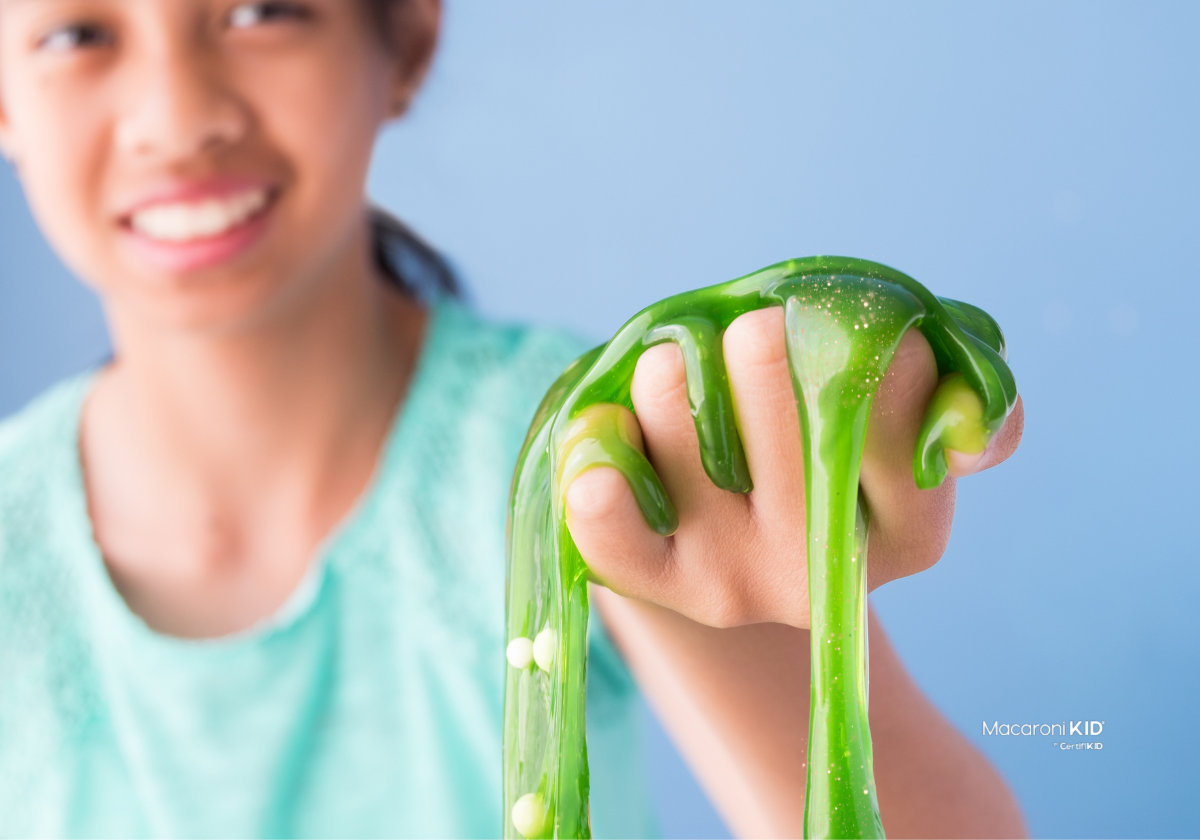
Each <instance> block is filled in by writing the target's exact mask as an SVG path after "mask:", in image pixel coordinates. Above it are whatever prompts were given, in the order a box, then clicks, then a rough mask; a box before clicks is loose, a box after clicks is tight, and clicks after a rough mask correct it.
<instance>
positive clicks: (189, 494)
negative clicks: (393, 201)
mask: <svg viewBox="0 0 1200 840" xmlns="http://www.w3.org/2000/svg"><path fill="white" fill-rule="evenodd" d="M438 21H439V6H438V3H437V0H390V1H389V0H299V1H293V0H286V1H285V0H275V1H274V2H237V1H236V0H0V143H2V146H3V149H4V151H5V154H6V155H7V156H8V157H9V159H10V160H11V161H12V164H13V166H14V167H15V170H16V172H17V173H18V175H19V178H20V180H21V183H22V185H23V187H24V190H25V193H26V196H27V198H28V201H29V203H30V206H31V207H32V209H33V212H34V214H35V216H36V217H37V219H38V221H39V223H40V224H41V226H42V228H43V230H44V231H45V233H46V235H47V237H48V238H49V240H50V241H51V242H52V244H53V245H54V246H55V248H56V249H57V250H58V252H59V253H60V254H61V256H62V257H63V259H64V260H65V261H66V262H67V263H68V264H69V265H70V266H71V267H72V268H73V269H74V271H76V272H77V273H78V274H79V276H80V277H81V278H83V279H84V280H85V282H87V283H89V284H90V285H91V286H92V287H93V288H94V289H95V290H96V291H97V292H98V294H99V295H100V297H101V299H102V300H103V304H104V307H105V311H106V315H107V318H108V323H109V327H110V332H111V336H112V341H113V346H114V357H113V359H112V361H111V362H110V363H108V364H106V365H104V366H103V367H101V368H100V369H98V370H95V371H91V372H88V373H86V374H84V375H83V376H81V377H79V378H77V379H74V380H72V381H69V382H66V383H64V384H62V385H60V386H58V387H56V388H54V389H53V390H51V391H50V392H48V393H47V394H46V395H44V396H43V397H42V398H41V399H39V400H38V401H37V402H35V403H34V404H33V405H31V406H30V407H29V408H27V409H26V410H24V411H23V412H22V413H21V414H19V415H18V416H16V417H14V418H12V419H10V420H8V421H6V422H5V423H4V425H3V427H2V429H0V674H3V679H2V681H0V833H3V834H7V835H93V836H98V835H110V834H112V835H124V836H142V835H188V836H201V835H203V836H233V835H238V836H260V835H264V836H275V835H278V836H283V835H317V834H337V835H359V836H374V835H394V836H401V835H424V836H488V835H495V834H498V833H499V832H500V831H501V829H502V825H501V823H500V819H501V816H502V815H501V813H500V804H499V802H500V784H499V768H500V747H499V745H500V732H499V728H500V712H501V702H502V697H501V694H502V684H503V683H502V678H503V673H504V664H503V591H504V586H503V535H504V508H505V496H506V491H507V488H508V482H509V477H510V472H511V470H512V466H513V462H514V459H515V456H516V453H517V450H518V448H519V446H520V442H521V439H522V436H523V434H524V431H525V427H526V425H527V424H528V422H529V420H530V418H531V416H532V414H533V409H534V407H535V406H536V404H537V402H538V400H539V398H540V396H541V394H542V393H543V391H544V389H545V388H546V387H547V386H548V384H549V383H550V382H551V381H552V380H553V378H554V376H555V375H556V374H557V373H558V372H559V371H560V370H561V369H562V368H563V367H564V366H565V365H566V364H567V363H568V362H569V361H570V359H571V358H573V357H574V356H575V355H577V354H578V353H579V352H580V351H581V350H582V349H583V348H582V347H581V346H580V345H578V344H577V343H576V342H574V341H573V340H571V339H570V338H567V337H564V336H561V335H557V334H552V333H546V332H538V331H532V330H524V329H514V328H501V327H496V326H492V325H489V324H486V323H484V322H482V321H480V320H479V319H478V318H477V317H476V316H475V315H473V314H472V313H471V312H470V311H469V310H467V309H466V308H464V307H463V306H462V305H461V304H460V303H458V302H457V301H456V300H455V295H454V286H453V282H452V280H451V279H450V275H449V273H448V272H447V271H446V270H445V266H444V264H443V263H441V261H440V260H439V259H438V257H437V256H436V254H434V253H433V252H432V251H431V250H430V249H429V248H428V247H427V246H424V245H423V244H422V243H420V242H419V241H418V240H417V239H416V238H415V237H413V236H412V235H411V234H410V233H409V232H408V231H407V230H406V229H405V228H404V227H403V226H402V225H400V224H399V223H396V222H394V221H391V220H389V219H388V218H387V217H386V216H384V215H382V214H380V213H379V212H378V211H373V210H370V209H369V208H368V206H367V205H366V203H365V200H364V181H365V176H366V172H367V169H368V165H369V162H370V158H371V152H372V147H373V144H374V140H375V136H376V134H377V132H378V131H379V129H380V127H381V126H382V125H383V124H384V123H385V122H387V121H388V120H390V119H393V118H396V117H399V116H400V115H401V114H403V113H404V111H405V110H406V108H407V107H408V105H409V103H410V102H411V101H412V98H413V96H414V94H415V92H416V91H417V89H418V87H419V85H420V82H421V79H422V77H423V76H424V74H425V70H426V68H427V67H428V65H429V61H430V57H431V55H432V52H433V48H434V44H435V41H436V36H437V30H438ZM723 340H724V343H725V352H726V358H727V364H728V367H729V371H730V378H731V381H732V385H733V389H734V393H735V396H736V399H737V401H738V405H739V409H740V414H739V419H740V421H741V424H742V428H743V431H744V433H745V438H746V450H747V456H748V459H749V463H750V467H751V471H752V474H753V479H754V486H755V490H754V492H753V493H751V494H749V496H747V497H742V496H734V495H732V494H727V493H724V492H722V491H719V490H717V489H716V488H715V487H713V485H712V484H711V483H710V482H709V481H708V479H707V478H706V476H705V475H704V474H703V472H702V471H701V470H702V468H701V466H700V462H699V458H698V450H697V443H696V440H695V433H694V430H693V427H692V423H691V417H690V414H689V411H688V406H687V402H686V395H685V393H684V389H683V371H682V362H681V359H680V358H679V355H678V351H677V350H675V349H674V348H673V347H672V346H670V345H664V346H661V347H657V348H654V349H653V350H652V351H650V352H648V353H647V354H646V355H645V356H644V357H643V359H642V361H641V363H640V364H639V366H638V371H637V376H636V378H635V385H634V402H635V405H636V408H637V416H638V419H639V422H640V423H641V425H642V430H643V434H644V438H645V441H646V444H647V449H648V453H649V456H650V458H651V460H652V462H653V464H654V466H655V468H656V469H657V470H658V472H659V474H660V475H661V476H662V478H663V481H664V484H665V486H666V487H667V489H668V491H669V492H670V494H671V496H672V498H673V499H674V501H675V504H676V507H677V508H678V510H679V515H680V523H681V524H680V528H679V531H678V533H677V534H676V535H675V536H674V537H672V538H671V539H669V540H664V539H662V538H659V537H658V536H657V535H655V534H654V533H653V532H651V531H650V530H649V529H648V528H647V526H646V525H645V523H644V522H643V521H642V519H641V516H640V514H639V513H638V511H637V508H636V506H635V504H634V502H633V500H632V496H631V494H630V492H629V490H628V487H626V486H625V484H624V482H623V481H622V480H621V478H620V476H619V475H618V474H616V473H615V472H612V471H611V470H602V469H598V470H593V471H591V472H589V473H586V474H584V475H583V476H582V477H581V478H579V479H578V480H577V481H576V482H575V483H574V484H573V485H572V486H571V488H570V489H569V493H568V508H569V523H570V527H571V529H572V533H573V534H574V536H575V538H576V541H577V543H578V545H579V547H580V549H581V550H582V552H583V554H584V555H585V556H586V557H587V558H588V560H589V563H590V564H591V566H592V567H593V570H594V571H595V572H596V574H597V576H598V577H599V578H600V579H603V580H605V581H606V582H607V583H608V584H609V589H601V588H596V590H595V592H594V599H593V603H594V605H595V608H596V613H597V615H598V617H599V619H600V620H599V621H597V622H594V623H593V628H592V635H593V638H592V640H591V645H592V655H591V667H590V671H589V673H590V681H589V685H588V692H589V701H588V710H589V734H590V743H591V750H590V754H591V759H592V766H593V778H594V788H595V791H594V799H593V814H594V817H593V822H594V828H595V830H596V831H597V833H600V834H603V833H606V832H607V833H613V834H623V835H628V836H636V835H644V834H649V833H650V832H652V831H653V827H652V825H651V824H650V822H649V810H648V804H647V802H646V798H645V790H646V786H645V783H644V779H643V777H642V772H641V769H640V765H639V762H638V749H637V736H636V715H635V705H634V703H635V700H636V693H635V689H634V687H633V683H632V681H631V677H630V676H629V671H627V670H626V665H628V667H629V669H630V670H632V672H633V674H634V675H636V677H637V682H638V685H639V686H640V688H641V689H642V690H643V691H645V693H646V694H647V696H648V697H649V700H650V702H651V703H652V705H653V706H654V707H655V708H656V709H657V711H658V713H659V715H660V716H661V717H662V718H663V719H664V720H665V721H666V723H667V726H668V729H669V730H670V731H671V733H672V734H673V736H674V737H675V739H676V741H677V743H678V744H679V745H680V748H681V750H682V752H683V753H684V755H685V756H686V757H687V759H688V760H689V762H690V763H691V765H692V767H693V769H694V770H695V772H696V773H697V774H698V776H699V777H700V779H701V780H702V782H703V783H704V784H705V787H706V788H707V790H708V791H709V792H710V794H711V795H712V796H713V798H714V799H715V801H716V803H717V805H718V807H719V808H720V809H721V811H722V812H723V814H724V815H725V817H726V819H727V820H728V821H729V823H730V825H731V826H732V827H733V828H734V829H735V830H736V831H738V832H739V833H741V834H751V835H764V836H765V835H799V834H800V833H801V815H802V813H803V790H804V772H805V768H804V756H805V743H806V738H807V720H808V713H807V707H806V698H807V697H808V672H809V665H808V646H809V641H808V634H807V630H806V628H807V624H808V615H807V597H806V593H807V590H806V583H805V582H806V570H805V563H804V556H803V549H798V548H797V547H798V546H803V545H804V531H803V529H804V519H803V510H804V504H803V484H802V480H801V476H802V465H801V464H802V462H801V454H800V445H799V437H798V433H797V419H796V409H795V405H794V399H793V397H792V390H791V384H790V381H789V379H788V373H787V367H786V359H785V351H784V342H783V326H782V317H781V313H780V312H779V311H778V310H767V311H763V312H756V313H751V314H749V315H746V316H744V317H743V318H742V319H740V320H739V321H738V322H736V323H735V324H734V326H733V327H731V328H730V329H729V331H728V332H727V333H726V335H725V336H724V339H723ZM935 384H936V370H935V366H934V364H933V361H932V356H931V351H930V349H929V347H928V345H927V344H926V343H925V341H924V339H923V338H922V337H921V336H920V335H919V334H917V333H913V334H910V335H909V336H908V337H907V338H906V339H905V341H904V344H903V345H902V347H901V350H900V352H899V353H898V355H897V358H896V361H895V362H894V363H893V366H892V369H891V371H890V372H889V374H888V376H887V377H886V381H885V383H884V384H883V386H882V387H881V389H880V393H879V395H878V398H877V400H876V406H875V412H874V415H873V418H872V421H871V430H870V435H869V438H868V442H867V451H866V455H865V456H864V464H863V472H862V484H863V489H864V492H865V493H866V494H867V496H868V498H869V501H870V504H871V508H872V510H873V512H874V515H873V518H872V521H871V537H870V539H871V542H870V545H871V553H870V558H869V575H870V585H871V586H872V587H874V586H878V585H880V584H882V583H884V582H886V581H888V580H891V579H894V578H896V577H900V576H902V575H907V574H912V573H914V572H917V571H920V570H922V569H924V568H926V567H928V566H930V565H932V564H933V563H934V562H936V561H937V559H938V558H939V557H940V556H941V553H942V550H943V549H944V547H945V543H946V539H947V536H948V533H949V527H950V520H951V517H952V511H953V500H954V483H953V481H948V482H947V483H946V484H945V485H944V486H943V487H942V488H940V489H938V490H935V491H929V492H922V491H917V490H916V489H915V488H914V486H913V482H912V478H911V467H910V463H911V460H910V459H911V452H912V447H913V441H914V440H915V436H916V431H917V426H918V424H919V422H920V419H921V417H922V415H923V412H924V408H925V404H926V402H927V400H928V398H929V396H930V394H931V393H932V390H933V388H934V386H935ZM1020 425H1021V414H1020V410H1019V408H1018V411H1017V412H1016V413H1015V414H1014V415H1013V417H1012V418H1010V422H1009V423H1008V424H1007V425H1006V427H1005V429H1004V430H1003V432H1002V433H1001V434H1000V435H998V436H997V438H996V440H995V441H994V442H993V445H992V447H991V448H990V449H989V451H988V452H987V453H985V454H984V455H983V456H982V457H981V458H975V459H972V458H966V457H961V458H958V459H957V460H956V462H955V465H954V466H955V472H956V474H959V475H962V474H966V473H968V472H971V471H974V470H978V469H981V468H984V467H987V466H990V465H992V464H994V463H998V462H999V461H1001V460H1003V459H1004V458H1006V457H1007V456H1008V455H1009V454H1011V453H1012V451H1013V450H1014V449H1015V447H1016V444H1017V442H1018V440H1019V437H1020ZM617 593H623V594H624V595H625V596H629V597H623V596H622V595H621V594H617ZM635 596H636V597H635ZM617 651H620V653H619V654H618V653H617ZM871 656H872V662H871V667H872V680H871V692H872V697H871V718H872V726H873V729H874V733H875V744H876V774H877V778H878V788H879V797H880V802H881V807H882V811H883V814H884V821H885V825H886V828H887V830H888V832H889V833H890V834H892V835H893V836H902V835H908V834H918V835H924V836H934V835H957V836H967V835H990V836H1002V835H1009V834H1019V833H1021V832H1022V825H1021V820H1020V817H1019V814H1018V812H1017V810H1016V807H1015V804H1014V802H1013V800H1012V798H1011V796H1010V795H1009V793H1008V792H1007V790H1006V789H1005V787H1004V785H1003V783H1002V781H1001V780H1000V779H999V777H998V776H997V775H996V773H995V772H994V771H993V770H992V769H991V768H990V766H989V765H988V764H987V763H986V762H985V761H984V760H983V758H982V757H981V756H980V755H978V754H977V753H976V752H975V751H974V750H973V749H972V748H971V747H970V746H969V745H968V744H967V742H966V741H965V740H964V739H963V738H962V737H961V736H960V735H958V734H957V733H956V732H955V731H954V730H953V729H952V728H951V727H950V726H949V725H948V724H947V723H946V721H945V720H943V719H942V718H941V717H940V715H938V713H937V712H936V711H935V710H934V709H933V707H932V706H931V705H930V704H929V703H928V701H927V700H926V699H925V698H924V697H923V696H922V695H921V694H920V692H919V691H918V690H917V688H916V687H915V686H914V684H913V683H912V682H911V680H909V678H908V677H907V676H906V674H905V672H904V670H903V668H902V666H901V665H900V663H899V661H898V660H897V658H896V656H895V654H894V652H893V651H892V649H891V648H890V646H889V645H888V643H887V639H886V637H885V636H883V634H882V631H881V630H880V628H879V627H878V625H877V624H875V623H873V624H872V640H871Z"/></svg>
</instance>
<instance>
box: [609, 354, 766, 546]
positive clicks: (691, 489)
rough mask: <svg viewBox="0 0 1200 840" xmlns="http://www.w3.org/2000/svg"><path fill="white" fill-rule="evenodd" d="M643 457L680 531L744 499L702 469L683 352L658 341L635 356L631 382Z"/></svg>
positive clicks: (742, 504)
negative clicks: (667, 498)
mask: <svg viewBox="0 0 1200 840" xmlns="http://www.w3.org/2000/svg"><path fill="white" fill-rule="evenodd" d="M631 396H632V398H633V406H634V410H635V412H636V413H637V419H638V424H639V425H640V426H641V428H642V436H643V437H644V439H645V443H646V455H647V457H648V458H649V460H650V463H651V464H652V465H653V466H654V470H655V472H657V473H658V476H659V478H660V479H661V480H662V483H663V486H664V487H665V488H666V490H667V495H668V496H670V497H671V501H672V502H674V503H675V507H676V509H677V510H678V512H679V524H680V529H684V528H685V527H686V526H687V524H688V522H689V521H693V522H694V521H695V520H696V519H697V518H699V517H703V518H704V519H707V520H709V521H712V519H713V517H714V516H717V515H719V514H721V513H722V512H729V511H732V510H744V509H745V500H744V499H743V498H742V497H741V496H740V495H739V494H736V493H729V492H726V491H724V490H721V489H719V488H718V487H717V486H716V485H715V484H713V483H712V481H711V480H710V479H709V477H708V474H707V473H706V472H704V465H703V463H702V462H701V460H700V444H699V442H698V440H697V437H696V426H695V421H694V420H693V418H692V412H691V408H690V407H689V405H688V398H687V379H686V374H685V370H684V363H683V354H682V353H681V352H680V350H679V348H678V347H676V346H675V345H674V344H670V343H666V344H658V345H655V346H654V347H651V348H650V349H648V350H647V351H646V352H645V353H643V354H642V357H641V358H640V359H638V363H637V368H636V369H635V370H634V374H633V383H632V386H631Z"/></svg>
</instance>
